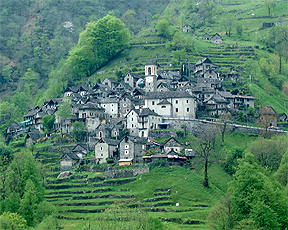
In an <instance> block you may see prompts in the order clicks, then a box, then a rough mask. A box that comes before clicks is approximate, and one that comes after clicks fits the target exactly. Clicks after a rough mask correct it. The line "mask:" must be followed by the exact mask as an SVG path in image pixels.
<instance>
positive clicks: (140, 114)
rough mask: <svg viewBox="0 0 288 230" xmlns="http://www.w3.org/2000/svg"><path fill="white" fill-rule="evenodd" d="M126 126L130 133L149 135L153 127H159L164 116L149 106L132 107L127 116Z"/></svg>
mask: <svg viewBox="0 0 288 230" xmlns="http://www.w3.org/2000/svg"><path fill="white" fill-rule="evenodd" d="M126 119H127V120H126V128H127V129H128V130H129V131H130V135H132V136H138V137H148V135H149V131H150V130H151V129H157V128H158V124H159V123H161V122H162V117H161V116H160V115H159V114H157V113H155V112H154V111H152V110H150V109H149V108H140V109H132V110H131V111H130V112H129V113H128V114H127V116H126Z"/></svg>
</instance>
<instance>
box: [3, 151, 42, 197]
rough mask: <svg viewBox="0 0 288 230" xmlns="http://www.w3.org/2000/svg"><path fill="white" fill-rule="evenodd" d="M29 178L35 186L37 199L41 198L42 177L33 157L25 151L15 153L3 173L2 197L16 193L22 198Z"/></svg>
mask: <svg viewBox="0 0 288 230" xmlns="http://www.w3.org/2000/svg"><path fill="white" fill-rule="evenodd" d="M29 179H30V180H32V182H33V184H34V186H35V192H36V194H37V197H38V200H40V201H41V200H43V196H44V195H43V187H42V178H41V175H40V171H39V168H38V166H37V164H36V162H35V159H34V157H33V156H32V154H31V153H29V152H26V151H22V152H18V153H15V155H14V158H13V161H12V162H11V164H10V165H9V167H8V168H7V170H5V173H4V181H3V184H4V189H3V190H4V198H7V197H8V196H9V194H12V193H18V194H19V196H20V198H22V197H23V195H24V191H25V186H26V184H27V180H29Z"/></svg>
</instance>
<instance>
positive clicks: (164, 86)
mask: <svg viewBox="0 0 288 230" xmlns="http://www.w3.org/2000/svg"><path fill="white" fill-rule="evenodd" d="M169 90H170V89H169V86H168V84H167V83H165V82H160V83H159V84H158V85H157V88H156V91H157V92H165V91H169Z"/></svg>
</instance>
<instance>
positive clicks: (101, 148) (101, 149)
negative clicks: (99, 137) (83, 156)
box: [100, 146, 103, 155]
mask: <svg viewBox="0 0 288 230" xmlns="http://www.w3.org/2000/svg"><path fill="white" fill-rule="evenodd" d="M100 151H103V147H102V146H101V147H100ZM101 155H102V154H101Z"/></svg>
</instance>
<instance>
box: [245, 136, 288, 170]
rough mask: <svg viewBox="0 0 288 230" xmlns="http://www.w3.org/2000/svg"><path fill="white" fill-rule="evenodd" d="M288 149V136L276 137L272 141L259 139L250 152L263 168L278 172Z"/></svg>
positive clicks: (250, 147)
mask: <svg viewBox="0 0 288 230" xmlns="http://www.w3.org/2000/svg"><path fill="white" fill-rule="evenodd" d="M287 148H288V137H287V136H278V137H277V136H275V137H273V138H271V139H265V138H258V139H257V140H256V141H255V142H253V143H252V144H251V145H250V146H249V148H248V149H249V151H250V152H251V153H252V154H253V155H254V156H255V159H256V160H257V161H258V162H259V164H260V165H262V166H263V167H267V168H269V169H270V170H274V171H275V170H277V169H278V167H279V164H280V161H281V158H282V156H283V155H284V153H285V152H286V151H287Z"/></svg>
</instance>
